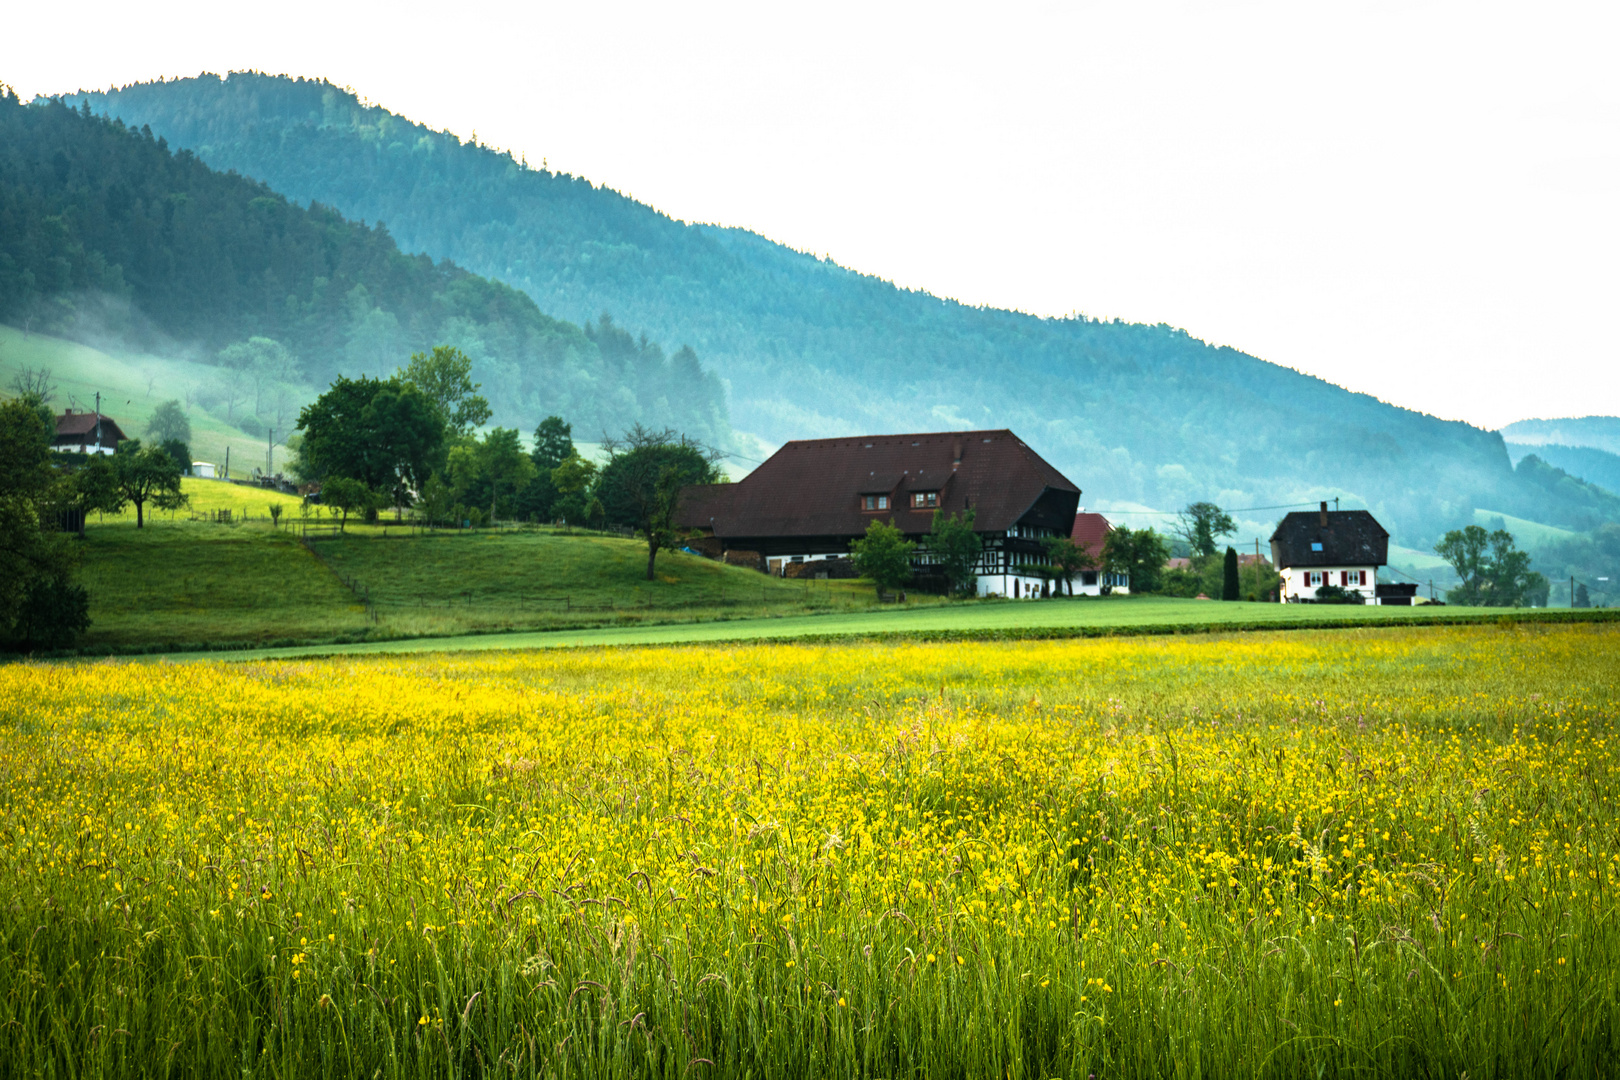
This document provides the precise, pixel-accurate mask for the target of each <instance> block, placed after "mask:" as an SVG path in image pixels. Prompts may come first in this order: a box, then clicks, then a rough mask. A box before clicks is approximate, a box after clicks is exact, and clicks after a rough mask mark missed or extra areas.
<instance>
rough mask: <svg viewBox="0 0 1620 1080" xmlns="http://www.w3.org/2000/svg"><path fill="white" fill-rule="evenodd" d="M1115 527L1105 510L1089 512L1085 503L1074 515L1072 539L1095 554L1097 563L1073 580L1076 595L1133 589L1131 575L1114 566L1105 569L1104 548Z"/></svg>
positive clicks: (1092, 557)
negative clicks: (1111, 568) (1104, 513)
mask: <svg viewBox="0 0 1620 1080" xmlns="http://www.w3.org/2000/svg"><path fill="white" fill-rule="evenodd" d="M1113 531H1114V526H1113V525H1112V524H1111V523H1110V522H1109V520H1108V519H1107V518H1105V517H1103V516H1102V515H1101V514H1088V513H1086V508H1085V507H1083V506H1082V507H1081V508H1080V512H1079V513H1077V514H1075V515H1074V528H1073V529H1072V530H1071V531H1070V533H1069V539H1070V540H1072V541H1074V546H1075V547H1077V548H1079V549H1080V550H1082V551H1084V552H1085V553H1086V554H1088V555H1090V556H1091V561H1092V562H1093V563H1095V564H1096V565H1095V566H1094V567H1093V568H1092V569H1090V570H1082V571H1080V573H1078V574H1076V575H1075V577H1074V580H1073V581H1072V582H1070V585H1071V587H1072V588H1073V590H1074V594H1075V595H1076V596H1101V595H1103V591H1104V590H1107V591H1108V592H1111V593H1116V592H1117V593H1128V592H1130V591H1131V577H1130V575H1129V574H1121V573H1117V572H1115V571H1112V570H1105V569H1103V548H1104V547H1105V546H1106V545H1107V543H1108V534H1109V533H1111V532H1113Z"/></svg>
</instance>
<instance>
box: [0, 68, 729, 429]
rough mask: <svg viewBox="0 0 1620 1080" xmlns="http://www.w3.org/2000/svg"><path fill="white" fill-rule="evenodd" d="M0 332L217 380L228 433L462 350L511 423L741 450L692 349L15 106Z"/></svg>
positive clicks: (0, 243)
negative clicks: (153, 356) (663, 430)
mask: <svg viewBox="0 0 1620 1080" xmlns="http://www.w3.org/2000/svg"><path fill="white" fill-rule="evenodd" d="M0 320H4V321H6V322H9V323H12V324H13V325H17V326H20V327H22V328H24V329H33V330H39V331H44V332H48V333H56V334H60V335H64V336H68V337H72V338H75V339H77V340H83V341H89V342H92V343H95V344H97V345H107V344H110V343H112V342H114V341H117V342H120V343H122V344H124V345H127V346H129V347H130V348H131V349H132V350H135V351H143V350H144V351H149V352H163V353H166V354H169V355H178V356H189V357H190V358H193V359H199V360H203V361H205V362H209V363H213V364H216V365H217V366H218V367H219V368H220V371H221V374H220V377H219V379H218V380H217V385H210V386H207V387H204V388H203V389H202V390H201V391H200V392H201V393H202V394H203V395H204V396H205V397H208V398H209V400H207V401H205V402H204V403H205V404H206V405H207V406H208V407H210V408H211V409H214V410H218V411H221V412H222V413H223V415H224V417H225V418H226V419H227V420H229V421H231V422H232V423H239V424H245V423H246V420H247V418H249V417H256V418H258V420H259V421H261V422H262V424H261V426H268V427H273V428H276V429H279V430H281V431H285V430H286V429H287V428H288V427H289V426H290V424H291V421H292V419H293V418H294V417H296V415H297V410H298V406H299V404H300V403H301V402H302V401H304V400H308V398H309V397H310V396H311V393H312V390H313V388H318V387H321V386H324V385H325V384H326V383H327V382H328V381H330V380H331V379H332V378H333V377H334V376H336V375H337V374H339V373H342V374H347V375H351V376H352V375H359V374H368V375H387V374H390V373H392V372H393V371H394V370H395V369H396V368H398V367H400V366H402V365H403V364H404V362H405V361H406V360H407V358H408V357H409V356H410V354H411V353H412V352H414V351H421V350H426V349H429V348H431V347H433V346H434V345H438V344H450V345H455V346H458V347H460V348H461V349H462V350H463V351H465V352H466V353H467V354H468V355H469V356H470V357H471V358H472V360H473V372H474V377H475V378H477V379H478V380H479V381H480V382H481V383H482V384H483V390H484V393H485V394H486V396H487V397H488V398H489V399H490V402H491V404H492V405H493V407H494V409H495V420H496V422H497V423H504V424H508V425H515V426H518V427H519V428H520V429H522V430H524V431H529V430H532V429H533V427H534V425H535V424H537V423H538V422H539V421H540V420H541V419H542V418H543V417H545V416H546V415H548V414H551V413H557V414H561V415H563V416H565V417H567V418H568V419H569V420H571V421H573V422H574V423H575V424H576V426H577V428H578V430H579V431H580V433H581V434H582V435H583V436H586V437H594V436H595V435H596V434H597V433H598V432H600V431H608V432H618V431H622V430H623V429H624V428H626V427H627V426H629V425H630V424H633V423H636V422H638V421H639V422H643V423H647V424H650V425H653V426H663V425H666V424H667V425H674V426H678V427H680V428H681V429H682V430H684V431H686V432H687V433H689V434H691V435H692V436H693V437H695V438H699V439H702V440H705V441H708V442H711V443H714V444H717V445H726V444H727V443H728V442H729V440H730V428H729V424H728V422H727V420H726V414H725V394H724V388H723V387H722V386H721V384H720V383H719V381H718V380H717V379H716V378H715V377H714V375H713V374H712V373H710V372H706V371H704V370H703V369H702V367H701V365H700V363H699V361H698V358H697V355H696V354H695V353H694V352H693V351H692V350H691V349H690V348H684V349H681V350H679V351H677V352H676V353H675V354H674V355H673V356H668V355H666V354H665V352H664V350H663V349H662V348H661V347H660V346H659V345H658V344H656V343H655V342H652V341H649V340H647V339H646V338H644V337H642V338H638V337H635V336H633V335H631V334H630V333H628V332H626V331H625V330H623V329H621V328H619V327H618V326H616V325H615V324H613V322H612V321H611V320H609V319H607V318H605V317H602V318H598V319H596V320H595V321H594V322H592V323H590V324H588V325H586V326H583V327H581V326H579V325H576V324H574V323H571V322H567V321H564V320H560V319H554V318H551V317H549V316H547V315H545V314H543V313H542V312H541V311H540V309H539V308H538V307H536V305H535V303H534V301H533V300H532V299H531V298H530V297H528V296H527V295H525V294H524V293H522V292H520V291H518V290H516V289H513V288H511V287H510V286H507V285H504V284H502V283H500V282H496V281H491V280H489V279H487V278H483V277H479V276H478V275H475V274H472V273H469V272H468V271H466V270H464V269H462V268H460V267H458V266H456V265H454V264H453V263H452V262H450V261H448V260H440V261H438V262H435V261H434V260H433V259H431V258H429V257H428V256H426V255H415V256H408V255H405V254H403V253H401V251H400V250H399V248H398V246H397V245H396V243H395V241H394V239H393V237H392V236H391V235H390V234H389V232H388V230H387V229H386V228H384V227H383V226H382V225H381V224H377V225H370V226H368V225H365V224H363V223H357V222H354V221H350V220H347V219H345V218H344V217H343V216H342V215H341V214H339V213H338V212H337V211H335V210H333V209H331V208H329V207H326V206H323V205H320V204H317V203H312V204H310V205H309V206H308V207H307V208H306V207H302V206H299V205H298V204H297V203H296V202H292V201H289V200H288V199H287V198H285V197H284V196H283V195H281V194H280V193H278V192H276V191H274V190H272V189H271V188H270V187H268V186H266V185H264V184H262V183H260V182H258V181H255V180H250V179H248V178H246V177H244V176H241V175H237V174H227V173H223V172H218V171H215V170H213V169H211V168H210V167H209V166H208V165H206V164H205V163H204V162H202V161H201V160H199V159H198V158H197V157H196V156H195V155H194V154H192V153H191V152H190V151H186V150H180V151H179V152H172V151H171V150H170V148H169V147H168V145H167V144H166V143H165V141H164V140H163V139H162V138H161V137H160V136H154V135H153V134H152V132H151V131H150V130H149V129H139V130H137V129H136V128H134V127H130V126H126V125H124V124H123V123H122V122H117V121H111V122H109V121H108V120H106V119H103V118H99V117H93V116H91V115H90V113H89V112H88V111H77V110H74V109H71V108H69V107H67V106H66V105H64V104H62V103H60V102H44V103H38V104H34V105H24V104H22V103H20V102H19V101H18V100H17V99H16V98H15V97H14V96H11V95H9V94H7V95H4V96H0ZM188 404H190V403H189V402H188ZM238 414H241V415H238Z"/></svg>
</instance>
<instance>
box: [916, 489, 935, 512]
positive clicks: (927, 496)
mask: <svg viewBox="0 0 1620 1080" xmlns="http://www.w3.org/2000/svg"><path fill="white" fill-rule="evenodd" d="M911 505H912V506H913V507H916V508H919V509H921V508H923V507H928V506H938V505H939V492H937V491H914V492H912V493H911Z"/></svg>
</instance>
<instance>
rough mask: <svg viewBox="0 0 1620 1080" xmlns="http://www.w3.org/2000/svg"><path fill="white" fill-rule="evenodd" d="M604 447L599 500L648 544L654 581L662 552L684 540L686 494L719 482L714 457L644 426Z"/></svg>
mask: <svg viewBox="0 0 1620 1080" xmlns="http://www.w3.org/2000/svg"><path fill="white" fill-rule="evenodd" d="M603 446H604V448H605V449H606V450H607V451H608V455H609V456H608V462H607V464H606V465H604V466H603V467H602V474H601V476H600V478H599V479H598V480H597V484H596V491H597V498H598V499H600V500H601V502H602V508H603V511H604V512H605V513H606V515H607V519H608V521H610V522H613V523H614V524H616V525H628V526H630V527H631V528H633V529H635V530H636V532H638V533H639V534H641V537H642V538H643V539H644V540H646V541H647V580H648V581H651V580H652V579H653V565H654V562H655V561H656V560H657V558H658V552H659V550H660V549H662V548H666V547H670V546H671V545H673V544H674V543H675V542H676V541H677V540H678V539H679V538H680V535H681V534H680V531H679V530H678V529H676V527H675V514H676V509H677V507H678V505H679V503H680V495H681V488H683V487H686V486H687V485H690V484H712V483H714V482H715V481H717V480H718V479H719V478H720V474H719V472H718V470H717V469H716V468H715V458H714V455H713V453H712V451H709V450H705V449H704V448H702V447H700V446H697V445H696V444H694V443H692V442H690V441H688V440H687V439H686V438H684V437H683V436H681V435H678V434H677V433H676V432H674V431H671V430H669V429H668V428H665V429H662V430H658V431H654V430H650V429H648V428H644V427H642V426H641V425H640V424H636V425H634V426H633V427H632V428H631V429H630V430H629V431H627V432H625V434H624V435H623V436H622V437H620V438H616V439H609V440H608V441H606V442H605V443H603Z"/></svg>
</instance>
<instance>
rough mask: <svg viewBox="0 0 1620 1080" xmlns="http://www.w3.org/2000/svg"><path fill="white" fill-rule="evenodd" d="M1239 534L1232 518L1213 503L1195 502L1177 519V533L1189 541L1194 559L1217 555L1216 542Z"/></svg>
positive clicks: (1188, 544)
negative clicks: (1200, 556)
mask: <svg viewBox="0 0 1620 1080" xmlns="http://www.w3.org/2000/svg"><path fill="white" fill-rule="evenodd" d="M1235 532H1237V523H1236V522H1235V521H1233V520H1232V516H1231V515H1230V514H1228V513H1227V512H1226V511H1224V510H1222V509H1221V508H1220V507H1219V506H1216V505H1215V504H1214V503H1212V502H1195V503H1192V504H1191V505H1189V506H1188V507H1187V508H1186V509H1184V510H1182V511H1181V513H1180V514H1178V515H1177V517H1176V526H1175V533H1176V535H1177V536H1179V537H1181V538H1182V539H1183V540H1185V541H1187V546H1188V547H1190V548H1191V549H1192V554H1193V556H1194V557H1197V556H1199V555H1213V554H1215V542H1216V541H1217V540H1219V539H1220V538H1221V537H1223V536H1230V535H1232V534H1233V533H1235Z"/></svg>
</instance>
